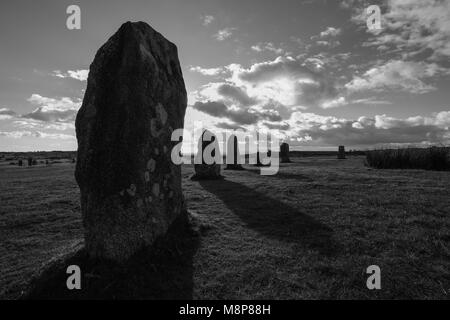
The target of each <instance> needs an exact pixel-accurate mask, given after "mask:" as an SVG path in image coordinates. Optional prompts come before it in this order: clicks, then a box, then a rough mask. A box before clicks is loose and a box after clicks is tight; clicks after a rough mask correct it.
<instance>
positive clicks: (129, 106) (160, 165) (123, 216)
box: [75, 22, 187, 262]
mask: <svg viewBox="0 0 450 320" xmlns="http://www.w3.org/2000/svg"><path fill="white" fill-rule="evenodd" d="M186 103H187V95H186V89H185V85H184V80H183V76H182V72H181V68H180V63H179V61H178V53H177V48H176V46H175V45H174V44H173V43H171V42H169V41H168V40H167V39H165V38H164V37H163V36H162V35H161V34H160V33H158V32H156V31H155V30H153V29H152V28H151V27H150V26H149V25H148V24H146V23H144V22H136V23H131V22H127V23H125V24H123V25H122V26H121V27H120V29H119V30H118V31H117V32H116V33H115V34H114V35H113V36H112V37H111V38H110V39H109V40H108V41H107V42H106V43H105V44H104V45H103V46H102V47H101V48H100V49H99V50H98V52H97V54H96V56H95V59H94V61H93V63H92V64H91V66H90V70H89V78H88V82H87V89H86V93H85V96H84V100H83V104H82V106H81V108H80V110H79V112H78V114H77V118H76V123H75V126H76V133H77V139H78V153H77V160H76V170H75V177H76V180H77V183H78V185H79V187H80V191H81V212H82V218H83V226H84V228H85V245H86V249H87V252H88V254H89V255H90V256H91V257H97V258H108V259H112V260H115V261H119V262H121V261H124V260H126V259H127V258H129V257H130V256H131V255H133V254H134V253H135V252H137V251H138V250H139V249H141V248H142V247H144V246H148V245H151V244H152V243H153V242H154V241H155V239H156V238H157V237H159V236H161V235H163V234H164V233H165V232H166V231H167V230H168V228H169V226H170V225H171V223H172V222H173V221H174V219H175V218H176V217H177V215H179V214H180V213H181V212H183V211H184V210H183V208H184V202H183V195H182V192H181V167H180V166H177V165H175V164H173V162H172V161H171V158H170V152H168V154H163V153H161V152H159V150H163V148H164V147H166V148H167V149H168V150H172V147H173V146H174V145H175V143H174V142H172V141H171V131H170V130H169V128H183V126H184V115H185V111H186ZM157 150H158V151H157ZM166 175H168V177H169V178H168V179H167V188H166V189H163V188H160V185H162V184H163V179H164V177H165V176H166ZM170 192H172V193H170ZM164 193H167V194H169V193H170V194H171V195H172V198H171V199H170V201H168V200H166V199H168V197H165V196H164ZM155 194H156V195H158V196H159V197H157V196H155ZM161 195H162V196H161Z"/></svg>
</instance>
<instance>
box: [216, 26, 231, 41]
mask: <svg viewBox="0 0 450 320" xmlns="http://www.w3.org/2000/svg"><path fill="white" fill-rule="evenodd" d="M234 30H236V28H225V29H222V30H219V31H218V32H217V33H216V34H215V35H214V38H215V39H216V40H219V41H223V40H226V39H228V38H230V37H231V36H232V35H233V31H234Z"/></svg>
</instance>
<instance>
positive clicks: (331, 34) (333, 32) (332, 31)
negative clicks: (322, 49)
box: [320, 27, 341, 38]
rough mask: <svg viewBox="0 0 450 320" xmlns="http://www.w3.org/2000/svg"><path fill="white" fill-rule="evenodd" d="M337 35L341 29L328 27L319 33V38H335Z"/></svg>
mask: <svg viewBox="0 0 450 320" xmlns="http://www.w3.org/2000/svg"><path fill="white" fill-rule="evenodd" d="M339 34H341V29H339V28H337V29H336V28H333V27H328V28H327V29H326V30H325V31H322V32H321V33H320V37H321V38H326V37H336V36H338V35H339Z"/></svg>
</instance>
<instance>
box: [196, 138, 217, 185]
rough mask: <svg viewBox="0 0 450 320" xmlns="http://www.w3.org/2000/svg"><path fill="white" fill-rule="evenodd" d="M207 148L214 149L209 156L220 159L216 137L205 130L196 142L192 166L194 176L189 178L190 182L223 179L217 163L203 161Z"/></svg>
mask: <svg viewBox="0 0 450 320" xmlns="http://www.w3.org/2000/svg"><path fill="white" fill-rule="evenodd" d="M210 145H211V146H210ZM208 146H210V148H214V149H213V151H212V152H211V156H212V157H214V158H220V150H219V144H218V142H217V137H216V136H215V135H214V134H213V133H212V132H210V131H208V130H205V131H203V133H202V136H201V137H200V139H199V140H198V151H197V155H196V157H195V164H194V169H195V174H194V175H193V176H192V177H191V179H192V180H215V179H221V178H223V177H222V176H221V174H220V164H219V163H217V161H212V162H208V161H206V160H205V157H204V151H205V149H206V148H207V147H208Z"/></svg>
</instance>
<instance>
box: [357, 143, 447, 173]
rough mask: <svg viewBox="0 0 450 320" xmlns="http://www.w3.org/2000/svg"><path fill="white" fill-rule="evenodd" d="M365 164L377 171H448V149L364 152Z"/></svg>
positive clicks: (432, 148)
mask: <svg viewBox="0 0 450 320" xmlns="http://www.w3.org/2000/svg"><path fill="white" fill-rule="evenodd" d="M366 164H367V165H368V166H370V167H374V168H377V169H425V170H450V148H447V147H430V148H405V149H384V150H371V151H367V152H366Z"/></svg>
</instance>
